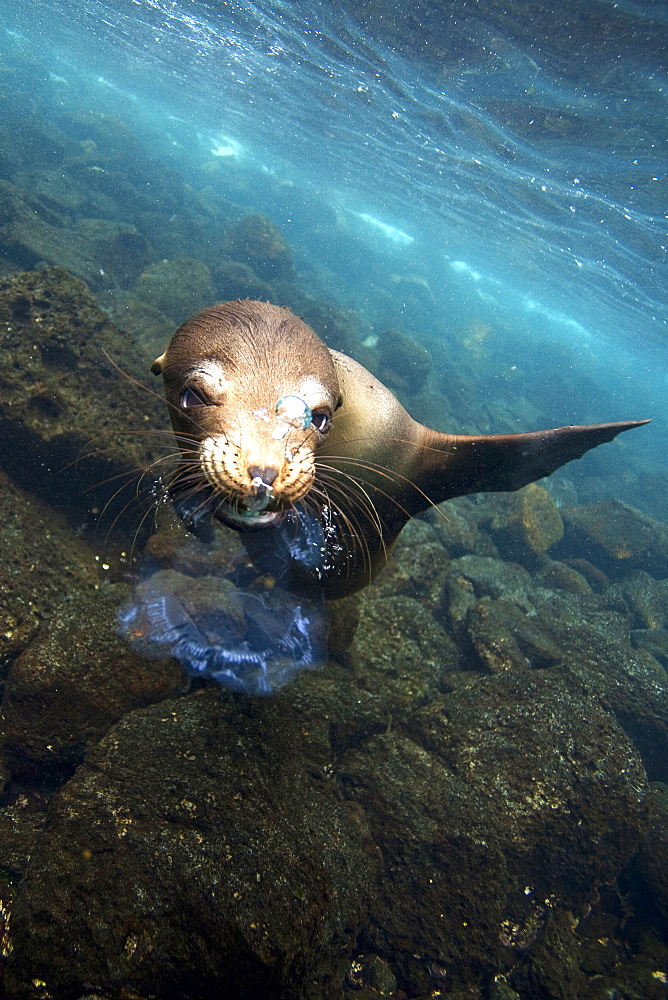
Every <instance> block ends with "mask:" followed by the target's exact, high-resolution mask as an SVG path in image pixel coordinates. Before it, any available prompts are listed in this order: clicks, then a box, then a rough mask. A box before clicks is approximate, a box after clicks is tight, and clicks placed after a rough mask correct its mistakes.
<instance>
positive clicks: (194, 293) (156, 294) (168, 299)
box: [132, 257, 218, 324]
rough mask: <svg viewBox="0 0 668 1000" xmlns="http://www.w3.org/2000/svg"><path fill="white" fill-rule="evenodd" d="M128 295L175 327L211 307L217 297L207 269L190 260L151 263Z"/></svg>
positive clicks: (188, 258) (201, 264)
mask: <svg viewBox="0 0 668 1000" xmlns="http://www.w3.org/2000/svg"><path fill="white" fill-rule="evenodd" d="M132 295H133V297H134V298H136V299H138V300H139V301H140V302H144V303H145V304H146V305H148V306H151V307H152V308H153V309H157V310H158V311H159V312H161V313H164V314H165V315H167V316H169V317H170V318H171V319H173V320H174V321H175V323H176V324H180V323H183V322H184V321H185V320H187V319H188V317H189V316H191V315H192V314H193V313H196V312H199V311H200V309H205V308H206V307H207V306H210V305H213V303H214V302H216V301H217V298H218V295H217V293H216V287H215V285H214V283H213V279H212V277H211V271H210V270H209V268H208V266H207V265H206V264H205V263H204V261H201V260H194V259H193V258H190V257H176V258H172V259H170V260H160V261H157V262H156V263H155V264H151V265H150V266H149V267H147V268H146V270H145V271H143V273H142V274H140V276H139V277H138V278H137V280H136V281H135V283H134V286H133V288H132Z"/></svg>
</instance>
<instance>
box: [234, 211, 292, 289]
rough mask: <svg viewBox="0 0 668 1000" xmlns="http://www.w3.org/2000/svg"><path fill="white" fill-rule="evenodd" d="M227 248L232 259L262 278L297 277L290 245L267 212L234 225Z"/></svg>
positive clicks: (263, 279) (266, 279)
mask: <svg viewBox="0 0 668 1000" xmlns="http://www.w3.org/2000/svg"><path fill="white" fill-rule="evenodd" d="M224 250H225V253H226V254H227V255H228V256H229V257H231V258H232V260H235V261H238V262H239V263H241V264H247V265H248V267H250V268H252V269H253V271H255V273H256V274H257V275H258V277H259V278H261V279H262V281H274V280H276V279H281V280H286V279H287V280H290V279H292V278H293V277H294V264H293V261H292V252H291V250H290V247H289V246H288V244H287V242H286V240H285V237H284V236H283V234H282V233H281V232H280V230H279V229H278V228H277V227H276V226H275V225H274V223H273V222H272V221H271V219H269V218H267V216H266V215H261V214H257V215H247V216H246V218H245V219H241V221H240V222H237V223H236V225H234V226H232V228H231V229H230V230H229V232H228V234H227V239H226V240H225V244H224Z"/></svg>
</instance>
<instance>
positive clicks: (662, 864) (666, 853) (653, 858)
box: [634, 781, 668, 919]
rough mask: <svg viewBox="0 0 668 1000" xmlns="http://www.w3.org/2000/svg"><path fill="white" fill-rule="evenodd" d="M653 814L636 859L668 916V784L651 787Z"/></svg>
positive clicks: (656, 898)
mask: <svg viewBox="0 0 668 1000" xmlns="http://www.w3.org/2000/svg"><path fill="white" fill-rule="evenodd" d="M651 807H652V816H651V820H650V824H649V829H648V831H647V833H646V834H645V837H644V839H643V842H642V844H641V846H640V850H639V851H638V854H637V857H636V859H635V862H634V864H635V867H636V868H637V869H638V871H639V872H640V874H641V875H642V877H643V879H644V880H645V882H646V883H647V886H648V888H649V891H650V893H651V895H652V899H653V901H654V903H655V904H656V906H657V907H658V908H659V910H660V911H661V913H662V914H663V916H664V917H665V918H666V919H668V785H666V784H663V783H662V782H659V781H656V782H653V783H652V786H651Z"/></svg>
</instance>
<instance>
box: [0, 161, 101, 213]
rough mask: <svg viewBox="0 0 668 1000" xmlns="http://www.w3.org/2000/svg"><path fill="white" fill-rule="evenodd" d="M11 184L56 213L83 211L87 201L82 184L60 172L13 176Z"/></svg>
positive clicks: (39, 171) (43, 171) (47, 171)
mask: <svg viewBox="0 0 668 1000" xmlns="http://www.w3.org/2000/svg"><path fill="white" fill-rule="evenodd" d="M12 183H13V184H15V185H16V186H17V187H18V188H21V189H22V190H23V191H26V192H27V191H29V192H30V195H31V196H32V197H33V198H39V199H40V201H42V202H43V203H44V204H46V205H47V206H48V207H49V208H52V209H54V210H55V211H56V212H62V213H66V214H75V213H76V212H78V211H80V210H81V209H83V207H84V205H85V204H86V201H87V194H86V189H85V187H84V186H83V184H81V183H79V182H78V181H76V180H75V179H74V178H73V177H71V176H70V175H69V174H66V173H64V172H63V171H62V170H34V171H30V172H29V173H18V174H14V176H13V177H12Z"/></svg>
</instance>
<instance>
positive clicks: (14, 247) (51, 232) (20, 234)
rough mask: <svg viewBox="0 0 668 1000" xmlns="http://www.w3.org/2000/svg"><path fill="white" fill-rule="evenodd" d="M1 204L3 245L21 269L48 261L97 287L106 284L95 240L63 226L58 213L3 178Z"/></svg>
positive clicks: (0, 232) (0, 194) (0, 191)
mask: <svg viewBox="0 0 668 1000" xmlns="http://www.w3.org/2000/svg"><path fill="white" fill-rule="evenodd" d="M0 204H1V205H2V209H0V245H1V246H2V248H3V254H4V256H6V257H8V258H9V259H10V260H11V261H12V263H13V265H14V268H15V269H16V270H17V271H20V270H23V269H25V268H30V267H35V265H36V264H37V263H39V262H40V261H46V262H47V263H48V264H58V265H59V266H61V267H64V268H66V269H67V270H68V271H70V272H71V273H72V274H75V275H76V276H77V277H78V278H82V279H83V280H84V281H86V282H87V283H88V284H89V285H90V286H91V287H93V288H96V287H98V286H99V285H101V284H102V283H103V281H102V277H103V276H102V275H101V274H100V267H99V265H98V264H97V263H96V262H95V247H94V243H93V241H92V240H91V239H90V238H89V237H87V236H86V235H85V234H84V233H81V232H77V231H76V230H75V229H71V228H65V227H64V226H63V225H61V222H62V217H61V216H60V215H59V214H58V213H56V212H54V211H53V210H51V209H48V208H47V207H46V205H44V204H43V203H42V202H41V201H39V199H37V198H33V197H31V196H30V195H28V194H27V193H26V192H25V191H22V190H21V189H20V188H18V187H16V186H15V185H13V184H10V183H9V182H8V181H3V180H0Z"/></svg>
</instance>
